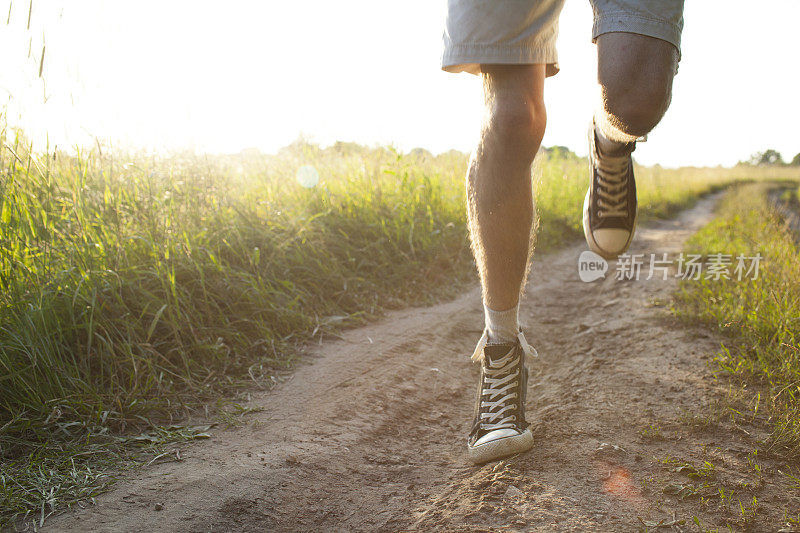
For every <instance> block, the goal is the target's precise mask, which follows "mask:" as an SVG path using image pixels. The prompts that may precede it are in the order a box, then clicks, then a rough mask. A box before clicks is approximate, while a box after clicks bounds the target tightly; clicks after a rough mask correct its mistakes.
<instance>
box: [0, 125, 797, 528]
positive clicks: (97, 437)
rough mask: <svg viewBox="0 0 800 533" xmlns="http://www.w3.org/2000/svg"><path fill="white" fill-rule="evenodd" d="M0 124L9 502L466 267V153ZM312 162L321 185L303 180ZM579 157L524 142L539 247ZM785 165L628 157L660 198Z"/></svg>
mask: <svg viewBox="0 0 800 533" xmlns="http://www.w3.org/2000/svg"><path fill="white" fill-rule="evenodd" d="M10 135H11V134H10V133H8V132H6V134H4V135H3V138H2V139H1V140H2V143H0V165H2V177H0V188H1V189H2V206H0V289H1V292H0V374H1V375H0V380H2V388H0V452H1V453H2V460H3V464H2V472H0V508H2V515H3V517H4V519H6V520H7V519H9V518H10V517H11V516H14V515H24V514H25V513H27V512H35V513H37V516H39V515H41V516H46V515H47V514H49V513H50V512H52V510H54V509H56V508H60V507H63V506H64V505H67V504H69V503H71V502H72V501H76V500H78V499H80V498H85V497H87V496H91V495H92V494H94V493H96V492H97V491H98V490H100V489H101V488H102V487H103V486H104V484H105V483H106V482H107V481H108V480H107V478H106V477H105V476H104V473H105V472H106V471H107V470H108V469H110V468H112V467H113V466H114V465H118V464H119V463H120V461H121V460H123V461H124V460H125V459H126V458H128V457H130V456H131V454H130V448H131V446H129V444H131V442H132V441H131V439H130V438H129V437H130V436H135V435H139V434H141V432H142V431H145V430H147V431H150V432H151V433H150V434H153V433H158V434H159V435H161V437H158V438H155V439H154V440H152V441H147V443H148V444H152V443H153V442H156V443H158V442H163V441H167V440H169V439H176V438H177V439H180V438H192V434H191V433H188V434H187V433H186V431H184V430H183V429H182V428H180V427H178V426H174V420H178V421H180V420H184V419H187V418H188V417H190V416H192V415H193V414H202V415H206V414H207V411H206V409H207V408H208V407H209V406H211V408H212V411H213V408H214V405H215V403H216V402H217V401H218V400H219V399H220V398H224V397H232V395H234V394H235V393H236V392H237V391H241V390H246V388H247V387H259V388H268V387H269V386H271V385H272V384H273V383H275V382H276V381H277V380H278V379H279V376H280V375H281V371H283V370H284V369H286V368H288V367H289V366H290V365H291V363H292V360H293V358H294V357H295V356H296V354H297V352H298V347H300V346H302V345H303V344H304V343H306V342H308V341H310V340H312V339H313V340H320V339H321V338H323V337H325V336H328V335H330V334H332V333H335V332H336V330H338V329H341V328H343V327H348V326H352V325H355V324H359V323H362V322H364V321H365V320H369V319H371V318H373V317H376V316H378V315H380V314H381V312H382V311H384V310H386V309H392V308H399V307H403V306H407V305H411V304H415V305H416V304H427V303H432V302H435V301H439V300H441V299H443V298H448V297H451V296H453V295H455V294H458V293H459V291H461V290H462V289H463V288H464V287H465V286H467V285H468V284H470V283H474V282H475V275H474V272H473V264H472V258H471V255H470V252H469V243H468V239H467V235H466V230H465V218H464V217H465V215H464V206H463V203H464V200H463V195H464V193H463V174H464V170H465V168H466V164H467V155H466V154H462V153H459V152H449V153H445V154H440V155H438V156H433V155H431V154H429V153H427V152H425V151H423V150H415V151H412V152H411V153H407V154H403V153H399V152H397V151H396V150H393V149H391V148H386V147H376V148H366V147H362V146H358V145H354V144H348V143H337V144H336V145H334V146H332V147H329V148H325V149H321V148H320V147H318V146H315V145H312V144H308V143H305V142H302V141H298V142H296V143H295V144H293V145H291V146H289V147H287V148H285V149H283V150H281V151H280V152H279V153H278V154H276V155H263V154H260V153H256V152H253V153H242V154H238V155H228V156H197V155H191V154H173V155H170V156H156V155H149V154H125V153H119V152H113V151H112V152H109V151H101V150H100V149H99V148H98V149H95V150H92V151H88V152H82V153H78V154H67V153H62V152H56V153H52V152H47V151H45V152H32V151H31V150H29V149H28V148H27V147H26V144H25V141H24V140H23V139H22V138H21V137H19V136H16V137H10ZM308 166H313V168H314V169H315V170H316V172H317V174H318V176H319V182H318V183H317V184H315V185H314V186H312V187H303V186H301V185H300V184H299V183H298V179H297V176H298V171H299V170H300V169H301V167H308ZM300 172H301V173H302V175H303V176H306V177H308V176H312V177H313V172H312V171H309V170H308V169H307V168H305V169H304V170H301V171H300ZM587 173H588V163H587V161H586V160H585V159H583V158H578V157H576V156H574V155H573V154H571V153H569V152H565V151H563V150H551V151H547V152H543V153H542V154H540V156H539V158H538V159H537V162H536V164H535V173H534V175H535V180H536V181H535V183H536V202H537V206H538V213H539V218H540V221H541V223H540V224H539V227H538V234H537V237H538V243H539V248H538V250H539V252H543V251H547V250H550V249H554V248H556V247H558V246H561V245H564V244H568V243H572V242H575V240H576V239H578V238H579V237H580V235H581V229H580V210H581V205H582V202H583V195H584V193H585V186H586V180H587ZM792 173H794V174H796V170H792V169H787V168H755V167H750V166H739V167H735V168H732V169H724V168H714V169H694V168H683V169H677V170H673V169H663V168H659V167H639V168H638V169H637V176H638V178H637V183H638V188H639V198H640V208H641V212H642V215H643V217H644V218H645V219H646V218H648V217H664V216H668V215H670V214H671V213H673V212H674V211H676V210H677V209H679V208H681V207H684V206H687V205H688V204H690V203H691V202H693V201H694V200H695V199H696V198H697V197H698V195H700V194H702V193H704V192H707V191H709V190H712V189H715V188H719V187H722V186H724V185H726V184H729V183H732V182H734V181H738V180H744V179H753V178H757V179H776V178H781V177H787V176H789V175H792ZM787 397H788V395H787ZM170 425H172V429H170ZM159 432H160V433H159ZM162 437H163V438H162ZM133 444H135V445H139V444H141V442H140V441H135V440H134V442H133ZM134 448H135V446H134Z"/></svg>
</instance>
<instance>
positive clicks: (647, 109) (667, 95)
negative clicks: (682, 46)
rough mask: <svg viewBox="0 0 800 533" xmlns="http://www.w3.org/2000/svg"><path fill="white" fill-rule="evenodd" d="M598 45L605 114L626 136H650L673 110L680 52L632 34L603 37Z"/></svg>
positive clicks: (663, 42) (662, 43) (612, 34)
mask: <svg viewBox="0 0 800 533" xmlns="http://www.w3.org/2000/svg"><path fill="white" fill-rule="evenodd" d="M597 45H598V47H597V48H598V81H599V82H600V87H601V91H602V98H603V110H604V111H605V113H606V114H607V115H608V118H609V119H610V122H611V123H612V124H614V125H615V126H617V127H619V128H620V129H621V130H622V131H623V132H624V133H627V134H629V135H636V136H640V135H645V134H647V133H648V132H649V131H650V130H652V129H653V128H654V127H655V126H656V124H658V122H659V121H660V120H661V117H663V116H664V113H665V112H666V111H667V108H668V107H669V104H670V100H671V98H672V78H673V77H674V76H675V70H676V68H677V64H678V50H677V49H676V48H675V47H674V46H673V45H672V44H670V43H668V42H666V41H662V40H660V39H655V38H652V37H646V36H643V35H636V34H631V33H607V34H603V35H601V36H600V37H599V38H598V40H597Z"/></svg>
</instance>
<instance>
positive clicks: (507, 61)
mask: <svg viewBox="0 0 800 533" xmlns="http://www.w3.org/2000/svg"><path fill="white" fill-rule="evenodd" d="M541 63H544V64H546V65H547V67H546V70H547V74H546V75H547V76H548V77H550V76H555V75H556V74H557V73H558V71H559V67H558V54H557V52H556V49H555V46H543V47H537V46H532V47H512V46H496V45H486V44H456V45H449V46H447V47H446V50H445V52H444V54H443V55H442V70H444V71H446V72H469V73H470V74H480V73H481V68H480V66H481V65H482V64H498V65H533V64H541Z"/></svg>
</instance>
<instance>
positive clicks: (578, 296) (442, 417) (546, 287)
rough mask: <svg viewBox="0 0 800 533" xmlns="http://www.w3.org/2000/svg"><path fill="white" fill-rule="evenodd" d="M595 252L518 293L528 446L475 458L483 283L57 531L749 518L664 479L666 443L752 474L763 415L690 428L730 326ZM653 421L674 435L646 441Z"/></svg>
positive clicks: (770, 493)
mask: <svg viewBox="0 0 800 533" xmlns="http://www.w3.org/2000/svg"><path fill="white" fill-rule="evenodd" d="M717 197H718V196H712V197H708V198H705V199H703V200H701V201H699V202H698V203H697V205H696V206H695V207H694V208H692V209H690V210H687V211H685V212H683V213H682V214H681V215H680V216H679V217H678V218H676V219H675V220H672V221H666V222H660V223H658V224H656V225H653V226H651V227H649V228H644V229H640V230H639V232H638V234H637V237H636V240H635V241H634V244H633V247H632V250H631V253H650V252H657V253H659V254H660V253H672V252H677V251H679V249H680V245H681V243H682V242H683V241H684V240H685V239H686V238H687V237H688V236H689V235H691V233H693V232H694V231H696V230H697V229H699V228H700V227H701V226H702V225H703V224H704V223H706V222H707V221H709V220H710V218H711V210H712V207H713V205H714V202H715V201H716V199H717ZM583 249H584V248H583V247H582V246H573V247H570V248H569V249H567V250H564V251H561V252H559V253H556V254H551V255H548V256H544V257H542V258H537V259H536V261H535V262H534V269H533V272H532V275H531V281H530V283H529V286H528V290H527V294H526V300H525V302H524V304H523V316H522V321H523V324H524V325H525V326H527V327H526V336H527V337H528V340H529V341H530V342H531V344H533V345H534V346H535V347H536V348H537V350H538V351H539V354H540V358H539V359H538V360H537V361H536V362H535V363H534V364H533V365H532V366H531V378H530V382H529V387H530V388H529V391H528V406H527V408H528V419H529V421H531V423H532V427H533V431H534V436H535V438H536V441H537V444H536V446H535V448H534V449H533V450H532V451H531V452H529V453H526V454H522V455H519V456H516V457H512V458H510V459H507V460H504V461H501V462H497V463H491V464H488V465H483V466H478V467H475V466H471V465H470V464H468V463H467V461H466V453H465V447H466V435H467V433H468V431H469V427H470V422H471V418H472V407H473V402H474V394H475V388H476V386H477V379H478V368H477V367H475V366H474V365H472V364H471V363H470V361H469V357H468V356H469V355H470V354H471V353H472V349H473V348H474V344H475V342H477V340H478V337H479V336H480V333H481V328H482V324H483V317H482V310H481V306H480V296H479V292H478V290H477V289H472V290H470V291H469V292H468V293H466V294H464V295H462V296H461V297H459V298H458V299H456V300H455V301H452V302H449V303H445V304H441V305H437V306H434V307H430V308H424V309H407V310H404V311H399V312H393V313H390V314H389V315H388V316H387V317H386V318H385V319H384V320H382V321H380V322H378V323H375V324H372V325H369V326H367V327H364V328H359V329H355V330H350V331H347V332H345V333H344V334H343V336H342V339H341V340H335V341H332V342H326V343H324V344H323V345H322V346H320V347H315V348H313V349H311V350H310V351H309V353H308V354H307V357H305V359H304V363H303V364H301V366H300V367H299V368H298V369H297V370H296V372H295V374H294V375H293V377H292V379H290V380H288V381H286V382H285V383H282V384H281V385H279V386H277V387H276V388H275V389H274V390H273V391H270V392H268V393H261V394H257V395H255V396H254V397H253V399H252V402H251V406H257V407H261V408H263V411H261V412H258V413H255V414H253V415H251V416H249V417H248V419H249V420H250V422H249V423H248V425H247V426H245V427H242V428H237V429H232V430H226V431H220V432H217V433H216V434H215V435H214V436H213V439H211V441H206V442H204V443H198V444H194V445H192V446H190V447H188V448H186V449H185V450H184V451H183V456H184V460H183V461H182V462H174V463H164V464H156V465H153V466H151V467H148V468H144V469H141V470H140V471H137V472H134V473H133V474H131V475H129V476H128V477H126V478H125V479H122V480H120V482H118V484H117V485H116V486H115V488H114V490H113V491H112V492H110V493H108V494H106V495H103V496H101V497H100V498H98V502H97V505H95V506H92V507H87V508H85V509H78V510H75V511H71V512H69V513H66V514H64V515H62V516H60V517H56V518H54V519H53V520H52V521H50V522H49V529H50V530H52V531H77V530H80V531H84V530H93V531H233V530H235V531H265V530H269V531H290V530H321V531H353V530H359V531H376V530H457V531H497V530H511V531H552V530H560V531H629V530H636V529H638V528H639V527H641V522H640V520H639V519H640V518H641V519H644V520H652V521H658V520H661V519H668V520H671V519H672V517H673V516H675V517H677V518H679V519H681V518H682V519H686V523H687V524H690V523H691V517H692V516H694V515H696V516H698V517H700V519H701V520H702V521H703V523H704V524H705V525H707V526H711V525H721V524H723V523H724V522H725V521H726V520H728V521H731V520H734V519H735V517H732V516H728V515H729V514H730V513H728V514H726V513H727V511H726V512H722V511H721V510H720V509H719V507H718V506H715V505H713V504H709V503H702V502H701V501H700V500H699V499H692V500H681V499H679V498H678V497H677V496H669V495H665V494H663V492H662V489H661V486H662V485H663V484H665V483H667V482H668V481H670V480H671V479H673V478H674V477H675V476H678V475H679V474H675V473H672V472H670V471H669V470H668V469H666V468H665V467H664V465H663V464H662V462H661V461H660V459H663V458H664V457H667V456H671V457H681V458H684V459H686V460H700V459H701V458H706V457H709V458H716V461H717V463H716V464H718V466H717V471H716V474H715V475H717V476H719V477H720V478H722V479H725V480H728V479H733V480H736V479H744V478H746V477H747V476H749V475H750V471H749V470H748V468H749V467H748V464H747V458H746V454H747V452H748V451H749V450H750V449H751V448H752V445H753V442H754V440H753V439H755V438H757V437H758V436H759V433H758V431H759V428H750V429H749V432H750V435H747V434H745V433H743V432H741V431H736V432H734V431H733V429H732V428H730V427H725V425H724V424H712V425H710V426H709V427H708V428H705V429H703V430H701V431H698V430H697V428H695V427H693V426H691V425H687V424H686V423H685V419H686V416H687V413H703V412H706V411H707V409H708V406H709V404H710V403H711V401H712V400H713V398H715V397H716V396H717V395H718V394H719V392H720V391H719V388H720V387H721V386H720V385H716V384H715V381H714V380H712V379H709V377H710V375H709V371H708V370H707V368H706V365H705V360H706V359H707V358H708V357H709V356H710V355H711V354H713V353H714V352H715V351H716V350H717V349H718V347H719V341H720V339H718V338H715V337H714V336H712V335H710V334H708V333H706V332H704V331H702V330H699V329H696V328H690V327H687V326H683V325H680V324H678V323H677V322H676V321H675V320H673V319H672V318H671V317H670V315H669V312H668V310H667V309H666V308H665V306H664V302H665V301H666V300H667V299H668V297H669V295H670V294H671V292H672V291H673V290H674V289H675V286H676V285H675V281H674V280H667V281H662V280H650V281H644V280H641V281H630V282H623V281H617V280H615V279H613V277H614V276H613V273H614V264H613V263H612V264H611V265H610V269H609V274H608V275H607V277H606V279H605V280H602V281H597V282H594V283H583V282H581V281H580V280H579V279H578V276H577V258H578V255H579V254H580V252H581V251H582V250H583ZM648 426H651V427H654V426H659V427H660V428H663V435H661V436H659V437H658V438H643V436H642V429H643V428H646V427H648ZM604 443H605V444H604ZM612 445H613V446H617V447H620V448H622V450H620V449H615V448H614V447H613V446H612ZM598 448H600V451H598ZM777 466H778V464H777V463H774V464H773V463H770V462H769V461H768V460H764V462H763V463H762V468H763V469H764V470H763V479H764V480H765V481H764V482H762V483H761V484H760V486H759V487H757V488H755V489H753V490H757V491H758V499H759V502H761V505H760V509H759V517H758V518H759V521H760V522H759V523H760V524H764V525H766V524H769V527H768V528H765V529H771V530H775V529H777V528H778V524H779V523H780V518H781V516H782V512H783V510H784V509H786V508H787V507H788V506H789V505H790V504H791V505H794V507H795V508H796V507H797V505H798V501H800V500H798V498H797V491H796V490H795V491H794V492H791V491H789V490H788V489H787V487H786V486H785V483H784V481H782V478H781V476H779V475H777V474H776V473H775V470H776V468H777ZM657 483H661V485H658V486H656V485H657ZM156 503H159V504H162V505H163V509H162V510H160V511H156V510H155V504H156ZM744 526H747V525H746V524H745V525H744ZM744 526H743V527H744ZM681 527H682V526H680V525H676V526H674V528H673V530H680V529H681ZM685 527H686V528H688V525H687V526H685ZM747 527H749V526H747ZM687 530H688V529H687ZM756 530H760V529H756Z"/></svg>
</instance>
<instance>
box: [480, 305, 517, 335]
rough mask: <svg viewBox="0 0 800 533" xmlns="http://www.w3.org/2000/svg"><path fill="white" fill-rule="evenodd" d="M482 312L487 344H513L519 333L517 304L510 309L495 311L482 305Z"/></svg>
mask: <svg viewBox="0 0 800 533" xmlns="http://www.w3.org/2000/svg"><path fill="white" fill-rule="evenodd" d="M483 312H484V316H485V318H486V331H488V332H489V342H513V341H514V340H515V339H516V338H517V334H518V333H519V302H517V305H515V306H514V307H512V308H511V309H506V310H505V311H495V310H494V309H489V307H488V306H487V305H486V304H485V303H484V304H483Z"/></svg>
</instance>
